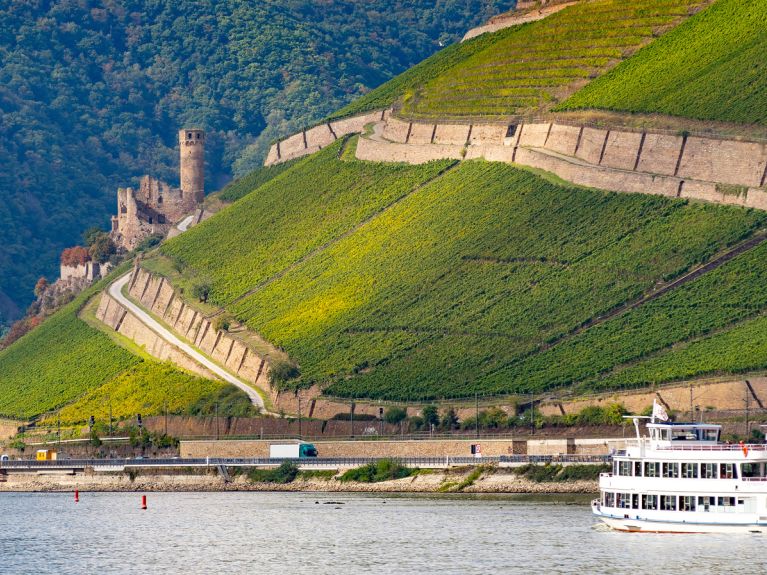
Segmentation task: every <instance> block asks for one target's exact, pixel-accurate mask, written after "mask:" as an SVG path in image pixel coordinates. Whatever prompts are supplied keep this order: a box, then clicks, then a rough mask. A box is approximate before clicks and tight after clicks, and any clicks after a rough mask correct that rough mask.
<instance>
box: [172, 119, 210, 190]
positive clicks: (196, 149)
mask: <svg viewBox="0 0 767 575" xmlns="http://www.w3.org/2000/svg"><path fill="white" fill-rule="evenodd" d="M178 144H179V148H180V153H181V193H182V195H183V197H184V199H185V200H186V201H189V202H190V203H191V202H192V201H194V203H197V204H199V203H200V202H202V200H203V199H204V198H205V132H204V131H203V130H198V129H196V128H187V129H185V130H179V132H178Z"/></svg>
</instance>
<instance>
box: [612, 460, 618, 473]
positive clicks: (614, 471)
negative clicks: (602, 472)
mask: <svg viewBox="0 0 767 575" xmlns="http://www.w3.org/2000/svg"><path fill="white" fill-rule="evenodd" d="M613 475H618V462H617V461H616V460H613Z"/></svg>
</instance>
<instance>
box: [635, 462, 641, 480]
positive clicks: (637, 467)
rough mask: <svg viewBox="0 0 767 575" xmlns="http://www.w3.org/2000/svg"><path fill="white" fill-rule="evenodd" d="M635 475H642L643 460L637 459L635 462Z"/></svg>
mask: <svg viewBox="0 0 767 575" xmlns="http://www.w3.org/2000/svg"><path fill="white" fill-rule="evenodd" d="M634 476H636V477H642V462H641V461H635V462H634Z"/></svg>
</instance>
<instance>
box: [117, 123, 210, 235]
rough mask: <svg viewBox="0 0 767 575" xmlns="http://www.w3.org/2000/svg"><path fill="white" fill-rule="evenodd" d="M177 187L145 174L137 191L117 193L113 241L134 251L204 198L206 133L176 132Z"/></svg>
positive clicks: (192, 130)
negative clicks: (178, 157)
mask: <svg viewBox="0 0 767 575" xmlns="http://www.w3.org/2000/svg"><path fill="white" fill-rule="evenodd" d="M178 143H179V156H180V170H179V172H180V173H179V176H180V178H179V179H180V185H181V187H180V188H172V187H171V186H169V185H168V184H166V183H165V182H163V181H161V180H158V179H157V178H153V177H152V176H149V175H145V176H143V177H142V178H141V181H140V183H139V187H138V189H133V188H119V189H118V190H117V215H116V216H112V232H111V236H112V240H113V241H114V242H115V244H116V245H118V246H119V247H121V248H123V249H125V250H133V249H135V248H136V246H138V245H139V243H141V241H142V240H143V239H145V238H147V237H149V236H151V235H162V236H165V235H167V234H168V232H169V231H170V229H171V227H173V226H174V225H175V224H177V223H179V222H180V221H181V220H182V219H183V218H184V217H185V216H187V215H189V214H190V213H191V212H193V211H194V210H195V209H197V208H198V206H199V205H200V204H201V203H202V201H203V199H204V198H205V132H204V131H203V130H199V129H191V128H187V129H183V130H179V133H178Z"/></svg>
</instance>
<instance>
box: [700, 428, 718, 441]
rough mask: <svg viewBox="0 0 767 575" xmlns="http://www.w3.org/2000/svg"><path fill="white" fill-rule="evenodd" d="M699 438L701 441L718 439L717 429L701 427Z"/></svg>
mask: <svg viewBox="0 0 767 575" xmlns="http://www.w3.org/2000/svg"><path fill="white" fill-rule="evenodd" d="M700 438H701V440H703V441H719V430H718V429H701V430H700Z"/></svg>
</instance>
